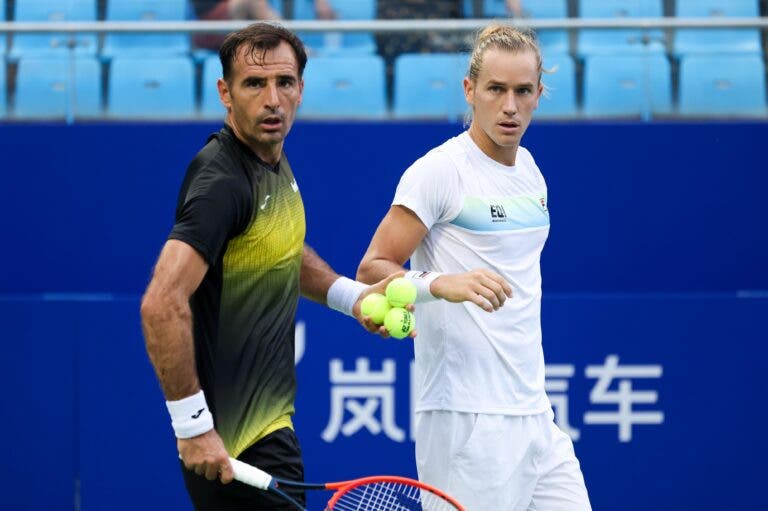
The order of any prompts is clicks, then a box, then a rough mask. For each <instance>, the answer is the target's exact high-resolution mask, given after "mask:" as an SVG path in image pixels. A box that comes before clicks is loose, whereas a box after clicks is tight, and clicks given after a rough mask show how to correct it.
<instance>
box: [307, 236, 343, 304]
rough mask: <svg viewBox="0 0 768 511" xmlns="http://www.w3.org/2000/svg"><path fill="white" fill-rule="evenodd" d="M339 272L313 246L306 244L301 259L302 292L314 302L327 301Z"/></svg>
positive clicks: (323, 302)
mask: <svg viewBox="0 0 768 511" xmlns="http://www.w3.org/2000/svg"><path fill="white" fill-rule="evenodd" d="M338 278H339V274H338V273H336V272H335V271H333V268H331V267H330V265H329V264H328V263H326V262H325V261H324V260H323V259H322V258H321V257H320V256H319V255H317V252H315V251H314V250H313V249H312V247H310V246H309V245H307V244H305V245H304V253H303V256H302V260H301V278H300V285H301V294H302V295H303V296H305V297H306V298H309V299H310V300H312V301H313V302H318V303H322V304H325V303H327V297H328V289H329V288H330V287H331V284H333V283H334V282H335V281H336V279H338Z"/></svg>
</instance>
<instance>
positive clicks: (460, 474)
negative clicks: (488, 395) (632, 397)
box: [415, 410, 592, 511]
mask: <svg viewBox="0 0 768 511" xmlns="http://www.w3.org/2000/svg"><path fill="white" fill-rule="evenodd" d="M552 419H553V414H552V412H551V411H549V412H545V413H542V414H539V415H524V416H514V415H486V414H477V413H461V412H451V411H441V410H435V411H427V412H417V413H416V421H415V433H416V467H417V469H418V471H419V479H420V480H421V481H423V482H425V483H427V484H431V485H433V486H436V487H438V488H440V489H442V490H444V491H446V492H447V493H448V494H449V495H452V496H453V497H455V498H456V499H457V500H458V501H459V502H461V503H462V504H463V505H464V507H465V508H466V510H467V511H490V510H504V511H589V510H591V509H592V507H591V506H590V504H589V497H588V495H587V488H586V486H585V485H584V476H583V475H582V474H581V468H580V467H579V460H577V459H576V455H575V454H574V452H573V443H572V442H571V439H570V437H568V435H566V434H565V433H563V432H562V431H561V430H560V429H559V428H558V427H557V426H556V425H555V423H554V422H553V420H552Z"/></svg>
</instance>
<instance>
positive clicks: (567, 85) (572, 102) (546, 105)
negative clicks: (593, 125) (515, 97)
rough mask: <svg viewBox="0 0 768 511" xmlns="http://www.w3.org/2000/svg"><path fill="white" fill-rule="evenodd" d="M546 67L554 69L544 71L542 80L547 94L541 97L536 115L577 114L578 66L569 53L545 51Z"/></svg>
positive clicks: (540, 116)
mask: <svg viewBox="0 0 768 511" xmlns="http://www.w3.org/2000/svg"><path fill="white" fill-rule="evenodd" d="M544 68H545V69H552V70H554V72H553V73H544V75H543V76H542V77H541V81H542V82H544V86H545V87H546V95H542V97H541V99H539V108H537V109H536V112H535V113H534V116H535V117H539V118H542V117H543V118H546V117H569V116H572V115H576V113H577V112H578V107H577V104H576V66H575V64H574V63H573V59H572V58H571V56H570V55H568V54H567V53H545V54H544Z"/></svg>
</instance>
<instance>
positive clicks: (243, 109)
mask: <svg viewBox="0 0 768 511" xmlns="http://www.w3.org/2000/svg"><path fill="white" fill-rule="evenodd" d="M219 56H220V58H221V63H222V67H223V78H222V79H219V80H218V89H219V96H220V98H221V101H222V103H223V104H224V106H225V107H226V109H227V114H226V120H225V126H224V128H223V129H222V130H221V131H219V132H218V133H216V134H214V135H212V136H211V137H210V138H209V139H208V142H207V144H206V145H205V147H204V148H203V149H202V150H201V151H200V152H199V153H198V154H197V156H196V157H195V158H194V160H193V161H192V162H191V163H190V165H189V167H188V169H187V174H186V177H185V179H184V182H183V184H182V187H181V191H180V193H179V197H178V205H177V209H176V222H175V225H174V227H173V230H172V231H171V233H170V236H169V239H168V241H167V242H166V244H165V246H164V247H163V249H162V251H161V253H160V256H159V259H158V261H157V264H156V266H155V269H154V273H153V276H152V279H151V282H150V283H149V286H148V288H147V291H146V294H145V295H144V298H143V300H142V304H141V317H142V326H143V329H144V337H145V340H146V347H147V351H148V353H149V357H150V359H151V361H152V364H153V365H154V368H155V371H156V373H157V377H158V379H159V381H160V384H161V386H162V389H163V392H164V394H165V398H166V399H167V401H166V404H167V407H168V410H169V412H170V415H171V420H172V425H173V429H174V432H175V434H176V437H177V438H178V442H177V444H178V450H179V454H180V456H181V460H182V462H181V463H182V471H183V474H184V479H185V483H186V486H187V490H188V492H189V494H190V496H191V498H192V501H193V503H194V505H195V508H196V509H198V510H218V511H222V510H241V509H243V510H244V509H248V510H256V509H270V510H271V509H290V507H289V506H286V504H285V503H284V501H281V500H276V499H275V498H274V497H272V496H270V495H268V494H265V493H263V492H260V491H258V490H255V489H253V488H250V487H247V486H245V485H243V484H242V483H239V482H237V481H235V482H233V483H231V484H227V483H230V482H231V481H232V468H231V465H230V463H229V456H232V457H236V458H239V459H241V460H243V461H245V462H247V463H250V464H253V465H256V466H258V467H260V468H262V469H264V470H266V471H268V472H270V473H271V474H273V475H275V476H277V477H281V478H284V479H291V480H302V479H303V464H302V458H301V450H300V448H299V443H298V440H297V438H296V435H295V434H294V431H293V425H292V422H291V417H292V415H293V413H294V396H295V393H296V377H295V368H294V321H295V314H296V307H297V302H298V298H299V294H300V293H301V294H302V295H304V296H305V297H308V298H310V299H312V300H314V301H317V302H321V303H327V304H328V306H329V307H331V308H334V309H336V310H339V311H341V312H344V313H346V314H348V315H353V316H355V318H357V319H358V321H360V323H361V324H362V325H363V326H364V327H365V328H366V329H367V330H368V331H370V332H378V333H380V334H382V335H384V336H386V333H385V330H384V328H383V327H381V328H379V327H377V326H375V325H373V323H371V322H370V321H369V320H368V319H367V318H363V317H362V316H361V315H360V303H359V302H360V300H361V298H362V297H363V296H364V295H367V294H369V293H371V292H383V291H384V288H385V286H386V282H387V281H388V280H391V278H392V277H394V276H395V275H393V276H391V277H390V279H386V280H385V281H382V282H380V283H378V284H377V285H375V286H371V287H368V286H366V285H364V284H361V283H359V282H355V281H353V280H350V279H347V278H345V277H340V276H339V275H337V274H336V273H335V272H334V271H333V270H332V269H331V268H330V267H329V266H328V265H327V264H326V263H325V262H324V261H323V260H322V259H321V258H320V257H319V256H318V255H317V254H316V253H315V252H314V251H312V249H311V248H309V247H308V246H307V245H306V244H305V243H304V233H305V218H304V208H303V205H302V200H301V194H300V193H299V187H298V184H297V182H296V179H295V178H294V176H293V172H292V170H291V167H290V165H289V164H288V160H287V158H286V156H285V153H284V152H283V143H284V140H285V137H286V136H287V134H288V132H289V130H290V129H291V125H292V124H293V121H294V117H295V115H296V110H297V109H298V106H299V103H300V102H301V97H302V90H303V86H304V82H303V80H302V74H303V71H304V66H305V64H306V61H307V55H306V53H305V50H304V46H303V45H302V43H301V41H300V40H299V39H298V38H297V37H296V36H295V35H294V34H293V33H292V32H290V31H288V30H286V29H285V28H283V27H281V26H278V25H274V24H269V23H257V24H253V25H251V26H249V27H247V28H245V29H242V30H240V31H238V32H234V33H232V34H230V35H229V36H228V37H227V38H226V40H225V41H224V43H223V45H222V47H221V49H220V52H219ZM295 497H296V498H297V500H299V501H303V500H304V497H303V495H302V494H300V493H299V494H296V495H295Z"/></svg>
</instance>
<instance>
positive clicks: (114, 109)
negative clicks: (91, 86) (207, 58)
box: [107, 57, 195, 118]
mask: <svg viewBox="0 0 768 511" xmlns="http://www.w3.org/2000/svg"><path fill="white" fill-rule="evenodd" d="M107 111H108V113H109V114H110V115H112V116H116V117H128V118H179V117H182V118H184V117H191V116H193V115H194V114H195V70H194V65H193V64H192V60H191V59H190V58H189V57H156V58H143V59H140V58H131V57H115V58H114V59H113V60H112V63H111V66H110V73H109V94H108V101H107Z"/></svg>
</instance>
